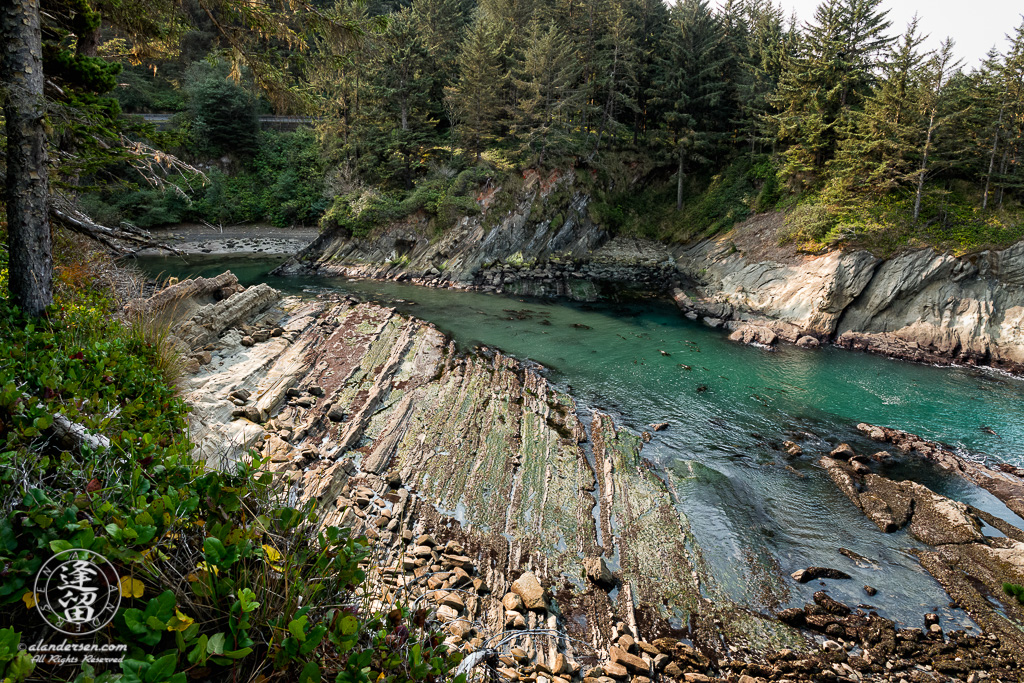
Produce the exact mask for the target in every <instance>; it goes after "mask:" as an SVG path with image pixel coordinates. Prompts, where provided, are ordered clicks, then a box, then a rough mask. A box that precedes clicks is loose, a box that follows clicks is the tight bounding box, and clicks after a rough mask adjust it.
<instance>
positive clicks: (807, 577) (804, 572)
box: [790, 567, 853, 583]
mask: <svg viewBox="0 0 1024 683" xmlns="http://www.w3.org/2000/svg"><path fill="white" fill-rule="evenodd" d="M790 576H792V577H793V578H794V579H795V580H796V581H797V582H798V583H807V582H808V581H814V580H815V579H850V578H853V577H851V576H850V575H849V574H847V573H846V572H844V571H840V570H839V569H831V568H829V567H808V568H807V569H798V570H797V571H795V572H793V573H792V574H791V575H790Z"/></svg>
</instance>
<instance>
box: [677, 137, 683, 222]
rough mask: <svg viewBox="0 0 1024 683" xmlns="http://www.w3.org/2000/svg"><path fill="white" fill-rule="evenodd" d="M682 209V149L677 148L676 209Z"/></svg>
mask: <svg viewBox="0 0 1024 683" xmlns="http://www.w3.org/2000/svg"><path fill="white" fill-rule="evenodd" d="M682 210H683V150H682V149H680V150H679V173H677V174H676V211H682Z"/></svg>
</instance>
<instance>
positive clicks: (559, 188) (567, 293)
mask: <svg viewBox="0 0 1024 683" xmlns="http://www.w3.org/2000/svg"><path fill="white" fill-rule="evenodd" d="M580 187H581V185H580V184H579V183H578V182H577V180H576V176H575V173H574V172H573V171H568V172H558V171H554V172H552V173H551V174H550V175H548V176H547V177H541V176H539V175H538V174H537V173H536V172H535V171H527V172H526V173H525V183H524V186H523V188H522V189H521V190H518V191H517V192H516V193H515V196H514V201H513V202H512V204H511V205H509V204H508V201H507V200H506V201H504V202H496V201H495V197H497V196H499V195H500V194H501V188H494V189H488V190H485V191H483V192H481V194H480V195H479V197H477V200H478V206H479V209H480V212H479V214H476V215H473V216H466V217H464V218H462V219H460V220H459V221H458V222H457V223H456V225H455V226H453V227H451V228H449V229H447V230H446V231H445V232H444V233H443V234H442V236H441V237H440V238H437V237H436V236H435V235H434V229H433V227H432V226H431V225H430V223H429V221H428V219H427V217H426V216H424V215H419V214H417V215H414V216H412V217H410V218H408V219H406V220H404V221H401V222H398V223H395V224H391V225H387V226H382V227H380V228H378V229H376V230H375V231H374V232H373V233H371V234H370V235H368V236H366V237H362V238H352V237H350V236H348V235H346V234H344V233H342V232H339V231H334V232H327V233H324V234H323V235H321V236H320V237H319V238H318V239H317V240H316V241H314V242H313V243H312V244H311V245H309V247H307V249H306V250H304V251H303V252H302V253H301V254H299V255H298V257H297V258H296V259H295V260H293V261H292V262H290V263H289V264H286V265H285V266H283V267H282V269H281V272H310V271H313V272H316V273H319V274H326V275H345V276H349V277H372V278H384V279H396V280H403V281H408V282H412V283H415V284H421V285H428V286H434V287H455V288H463V289H475V290H482V291H493V292H502V293H508V294H513V295H537V296H564V297H569V298H572V299H577V300H594V299H596V298H597V297H598V296H599V295H600V293H601V291H602V287H603V284H604V283H610V284H612V285H614V286H613V287H611V290H612V291H614V290H615V289H616V288H618V287H621V286H622V285H623V284H626V285H629V286H634V287H641V288H645V289H649V290H654V291H666V292H670V293H671V294H672V296H673V298H674V299H675V301H676V303H677V304H678V305H679V307H680V309H681V310H682V311H683V313H684V314H685V315H686V316H687V317H690V318H691V319H701V320H703V321H704V322H705V323H707V324H709V325H711V326H712V327H725V328H727V329H728V330H730V331H732V332H734V333H738V334H739V337H738V340H739V341H746V342H747V343H757V344H761V345H770V344H769V343H768V342H765V341H764V339H765V338H766V337H769V336H770V334H774V335H777V337H778V338H779V339H781V340H784V341H788V342H791V343H798V342H799V343H800V345H801V346H806V347H814V346H815V345H817V344H819V343H821V342H824V341H831V342H834V343H836V344H838V345H840V346H844V347H847V348H851V349H857V350H866V351H871V352H876V353H882V354H885V355H888V356H893V357H897V358H904V359H908V360H914V361H920V362H959V363H971V364H986V365H993V366H996V367H1000V368H1005V369H1008V370H1011V371H1014V372H1020V371H1022V370H1024V243H1020V244H1017V245H1015V246H1013V247H1010V248H1008V249H1005V250H1002V251H986V252H982V253H979V254H972V255H968V256H963V257H954V256H952V255H950V254H940V253H937V252H935V251H934V250H931V249H917V250H911V251H908V252H906V253H903V254H900V255H897V256H895V257H893V258H890V259H888V260H884V261H883V260H881V259H879V258H876V257H875V256H872V255H871V254H869V253H867V252H865V251H830V252H826V253H823V254H817V255H805V254H798V253H796V252H795V251H794V249H793V248H792V247H789V246H783V247H780V246H779V244H778V231H779V229H780V227H781V226H782V221H783V218H782V215H781V214H763V215H758V216H754V217H752V218H751V219H749V220H748V221H746V222H745V223H743V224H740V225H738V226H736V227H735V228H734V229H733V230H731V231H729V232H728V233H725V234H723V235H720V236H716V237H713V238H710V239H706V240H702V241H700V242H697V243H695V244H688V245H681V246H679V245H666V244H662V243H659V242H656V241H653V240H644V239H636V238H627V237H622V236H615V235H613V234H612V233H611V232H609V231H608V230H606V229H605V228H604V227H603V226H602V225H600V224H599V223H597V222H595V221H594V219H593V218H592V215H591V211H590V209H589V205H590V197H589V196H588V195H587V194H586V193H585V192H583V191H582V190H581V189H580ZM755 330H756V333H755V332H754V331H755Z"/></svg>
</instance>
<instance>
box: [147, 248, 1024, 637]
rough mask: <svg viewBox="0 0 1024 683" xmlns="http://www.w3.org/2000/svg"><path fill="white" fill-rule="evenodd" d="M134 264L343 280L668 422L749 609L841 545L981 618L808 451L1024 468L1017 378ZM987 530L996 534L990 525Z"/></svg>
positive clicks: (633, 320) (719, 559) (556, 309)
mask: <svg viewBox="0 0 1024 683" xmlns="http://www.w3.org/2000/svg"><path fill="white" fill-rule="evenodd" d="M141 265H142V266H143V267H144V269H145V270H146V271H147V272H148V273H150V274H153V275H156V274H161V273H162V274H163V275H165V276H167V275H175V276H178V277H185V276H191V275H205V276H209V275H212V274H216V273H220V272H223V271H224V270H225V269H227V268H230V269H231V270H232V271H233V272H234V273H235V274H236V275H237V276H238V277H239V279H240V281H241V282H242V283H243V284H247V285H248V284H253V283H256V282H268V283H269V284H271V285H272V286H275V287H278V288H279V289H282V290H284V291H286V292H288V293H302V292H307V293H316V292H319V291H341V292H345V293H350V294H353V295H355V296H357V297H360V298H362V299H365V300H369V301H375V302H379V303H386V304H388V305H393V306H395V307H396V308H398V309H399V310H401V311H402V312H405V313H409V314H411V315H414V316H416V317H419V318H422V319H425V320H428V321H431V322H433V323H435V324H436V325H437V326H438V328H439V329H441V330H443V331H444V332H446V333H448V334H450V335H451V336H452V337H453V338H454V339H455V340H456V341H457V342H458V343H459V344H460V345H461V346H463V347H464V348H470V347H473V346H478V345H486V346H489V347H494V348H499V349H501V350H502V351H503V352H505V353H508V354H510V355H513V356H515V357H517V358H520V359H524V360H526V359H528V360H531V361H534V362H536V363H539V364H540V365H542V366H544V368H546V370H545V372H546V374H547V376H548V378H549V379H550V380H551V381H552V382H553V383H554V384H555V385H556V386H559V387H560V388H563V389H566V390H568V391H569V392H570V393H571V394H572V395H573V396H574V398H575V399H576V400H577V402H578V403H579V405H580V409H581V412H584V413H585V412H587V411H589V410H602V411H604V412H610V413H611V414H613V415H614V416H615V418H616V421H617V422H618V423H619V424H621V425H623V426H625V427H627V428H630V429H632V430H635V431H642V430H648V431H650V427H649V426H648V425H650V424H651V423H658V422H667V423H668V424H669V427H668V428H667V429H666V430H664V431H659V432H655V433H654V434H653V437H652V440H651V442H650V443H649V444H647V446H645V448H644V450H643V455H644V456H645V457H646V458H647V459H648V460H650V461H651V462H653V463H654V464H655V465H656V466H657V467H658V468H659V469H660V470H661V471H663V472H664V473H665V474H667V475H669V476H668V479H669V480H670V485H671V486H672V488H673V490H674V493H675V496H676V499H677V501H678V506H679V508H680V512H681V513H683V514H684V515H685V516H686V517H687V518H688V519H689V522H690V524H691V525H692V527H693V530H694V534H695V536H696V538H697V541H698V543H699V545H700V546H701V548H702V549H703V551H704V554H705V556H706V559H707V560H708V562H709V563H710V564H711V566H712V567H713V569H714V572H715V574H716V577H717V578H718V580H719V581H720V582H721V584H722V585H723V586H725V587H726V588H727V589H728V590H729V592H730V593H731V594H732V596H733V597H734V598H735V599H737V601H739V602H741V603H744V604H748V605H751V606H753V607H760V606H765V605H767V606H769V607H771V606H778V605H777V604H776V605H773V604H772V599H771V598H770V597H766V596H765V587H764V586H759V585H757V582H755V581H751V580H750V579H749V575H748V572H746V571H745V570H744V567H746V566H747V565H749V564H750V563H751V562H754V563H758V564H761V565H763V566H765V568H766V569H771V568H774V569H775V570H776V571H781V572H783V573H787V574H788V573H789V572H791V571H794V570H795V569H798V568H801V567H806V566H811V565H818V566H837V567H840V568H842V567H844V566H846V565H843V564H842V563H847V564H849V563H850V562H851V561H850V560H847V559H846V558H843V557H842V556H838V554H837V549H838V548H840V547H843V548H847V549H850V550H852V551H854V552H856V553H859V554H861V555H864V556H866V557H868V558H870V559H871V560H872V561H873V562H874V566H873V567H867V568H861V569H864V570H865V571H867V572H868V576H870V578H871V581H870V584H871V585H872V586H874V587H875V588H877V589H879V597H878V598H875V599H873V600H875V601H876V602H873V603H872V604H873V605H874V606H876V607H878V609H879V612H880V613H882V614H883V615H884V616H888V617H890V618H894V619H896V620H898V621H903V622H905V623H909V624H910V625H913V626H919V625H920V624H919V623H917V622H918V620H919V619H920V614H921V613H922V612H923V611H932V610H935V611H939V612H940V613H942V614H944V618H945V619H947V620H950V621H952V622H954V623H959V624H962V625H966V624H969V623H970V621H969V619H968V618H967V617H966V616H964V615H963V613H962V612H959V611H957V610H951V609H948V608H947V606H946V604H947V603H948V600H949V599H948V597H947V596H946V595H945V593H944V592H943V591H942V590H941V588H939V586H938V584H937V583H935V582H934V581H933V580H932V579H931V578H930V577H929V576H928V575H927V574H926V573H925V572H924V571H923V570H922V569H921V567H920V566H919V565H918V563H917V560H916V559H915V558H913V557H912V556H911V555H909V554H908V553H907V549H908V548H911V547H916V546H917V545H918V544H917V542H916V541H914V540H913V539H911V538H910V537H909V536H908V535H907V534H906V533H905V532H897V533H894V534H881V533H880V532H878V530H877V528H876V527H875V526H874V525H873V524H872V523H871V522H870V521H868V520H867V519H866V518H865V517H864V516H863V515H862V514H861V513H860V512H859V511H858V510H857V509H856V508H855V507H854V506H853V505H852V504H851V503H850V502H849V500H848V499H847V498H846V497H845V496H843V495H842V494H841V493H840V492H839V491H838V490H837V489H836V487H835V486H834V485H833V484H832V482H831V480H830V479H829V478H828V477H827V475H825V474H824V472H823V471H822V470H821V468H819V467H818V466H817V465H816V464H815V461H816V460H817V457H818V456H819V455H821V454H827V452H828V451H829V450H831V449H832V448H834V447H835V445H836V444H838V443H840V442H843V441H845V442H848V443H850V444H852V445H853V447H854V448H855V450H857V451H858V452H865V453H872V452H874V451H876V450H878V446H879V445H878V444H875V443H873V442H871V441H869V440H867V439H865V438H863V437H862V436H861V435H860V434H859V433H858V432H857V431H856V429H855V425H856V424H857V423H858V422H869V423H872V424H879V425H885V426H889V427H894V428H898V429H903V430H906V431H909V432H913V433H916V434H920V435H922V436H925V437H927V438H930V439H934V440H936V441H941V442H944V443H947V444H949V445H951V446H954V447H956V448H958V449H960V450H961V451H962V452H963V453H965V454H967V455H969V456H970V457H978V458H985V459H988V460H990V461H994V462H1009V463H1014V464H1017V465H1022V466H1024V400H1022V399H1024V381H1021V380H1019V379H1016V378H1012V377H1008V376H1005V375H1003V374H1000V373H997V372H994V371H990V370H984V369H975V368H938V367H931V366H926V365H916V364H911V363H906V362H900V361H893V360H888V359H885V358H882V357H879V356H872V355H867V354H863V353H857V352H850V351H845V350H841V349H836V348H822V349H817V350H807V349H801V348H797V347H794V346H788V345H783V346H780V347H779V348H777V349H775V350H771V351H769V350H766V349H761V348H756V347H751V346H743V345H740V344H737V343H734V342H730V341H728V339H727V337H726V334H725V333H723V332H722V331H720V330H712V329H709V328H707V327H704V326H703V325H701V324H699V323H695V322H691V321H689V320H687V319H685V318H684V317H682V316H681V315H680V314H679V312H678V310H676V308H675V306H674V305H673V304H672V303H671V301H667V300H662V299H654V298H633V299H630V300H625V301H621V302H616V303H601V304H575V303H570V302H566V301H550V300H520V299H516V298H510V297H506V296H501V295H495V294H483V293H476V292H460V291H452V290H438V289H429V288H423V287H416V286H412V285H403V284H399V283H393V282H376V281H364V280H346V279H342V278H333V279H324V278H303V279H295V278H277V277H273V276H269V275H268V272H269V270H270V269H271V268H272V267H273V266H274V265H276V262H273V261H269V260H253V259H248V260H238V259H234V260H232V259H224V258H220V259H217V260H207V261H205V262H203V263H202V264H199V265H197V264H196V263H195V262H194V261H193V265H186V264H184V263H183V262H181V261H180V260H177V259H173V258H159V259H147V260H146V261H143V262H141ZM785 440H794V441H797V442H798V443H800V445H801V446H802V447H803V449H804V455H803V456H802V457H798V458H791V457H788V456H786V454H785V453H784V452H783V451H782V442H783V441H785ZM881 473H882V474H886V475H887V476H890V477H893V478H897V479H900V478H913V479H915V480H917V481H920V482H921V483H924V484H926V485H928V486H930V487H932V488H933V489H935V490H936V491H937V492H939V493H942V494H944V495H948V496H950V497H952V498H954V499H957V500H963V501H965V502H968V503H970V504H972V505H975V506H976V507H979V508H981V509H984V510H987V511H989V512H992V513H993V514H996V515H997V516H1000V517H1003V518H1004V519H1006V520H1007V521H1010V522H1011V523H1013V524H1016V525H1018V526H1024V520H1021V519H1019V518H1017V517H1016V516H1015V515H1013V513H1011V512H1010V511H1009V510H1008V509H1007V508H1006V507H1005V506H1004V505H1003V504H1002V503H1001V502H999V501H998V500H996V499H995V498H994V497H992V496H991V495H990V494H988V493H987V492H985V491H982V490H980V489H977V488H976V487H974V486H972V485H968V484H966V483H965V482H963V481H962V480H960V479H958V478H953V477H946V476H943V475H941V474H939V473H937V472H935V471H934V470H933V469H931V468H929V467H928V466H926V465H922V464H917V463H914V462H912V461H911V462H906V461H896V462H895V463H894V464H893V465H890V466H888V467H887V469H884V470H882V472H881ZM986 533H990V534H992V535H999V534H998V532H996V531H995V530H993V529H990V528H989V529H987V530H986ZM837 557H838V559H837ZM841 565H842V566H841ZM883 569H884V571H883ZM847 570H849V569H848V568H847ZM853 583H854V582H832V583H830V585H829V588H830V590H831V591H832V594H833V595H834V597H836V598H838V599H845V600H847V601H848V602H850V603H853V604H856V603H859V602H863V601H865V600H868V598H867V597H866V596H865V595H864V593H863V591H862V590H861V584H860V583H858V584H857V585H853ZM817 587H818V586H817V584H816V583H812V584H808V586H806V587H795V588H792V589H791V592H790V593H789V594H788V595H782V596H779V598H780V602H781V603H782V604H800V603H802V602H804V601H807V600H809V598H810V593H811V592H813V590H815V589H816V588H817ZM767 592H768V593H772V590H771V589H769V590H768V591H767ZM882 596H884V598H883V597H882Z"/></svg>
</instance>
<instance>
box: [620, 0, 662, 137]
mask: <svg viewBox="0 0 1024 683" xmlns="http://www.w3.org/2000/svg"><path fill="white" fill-rule="evenodd" d="M630 13H631V15H632V17H633V24H634V26H635V27H636V35H635V38H634V39H633V43H634V44H635V45H636V61H635V67H634V68H635V70H636V96H635V104H636V106H635V108H634V109H633V144H634V145H636V144H638V143H639V142H640V141H641V140H642V139H643V138H645V137H646V136H647V134H648V131H649V130H650V129H651V128H653V127H654V126H655V125H657V123H658V122H659V121H660V118H661V112H660V110H659V108H658V105H657V104H656V101H657V99H658V96H657V92H656V86H655V83H657V82H660V81H661V79H662V76H661V73H660V69H661V66H662V64H663V60H662V57H663V54H664V45H665V34H666V32H667V30H668V26H669V12H668V7H667V6H666V5H665V3H664V2H662V0H634V1H633V2H632V3H631V4H630Z"/></svg>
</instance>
